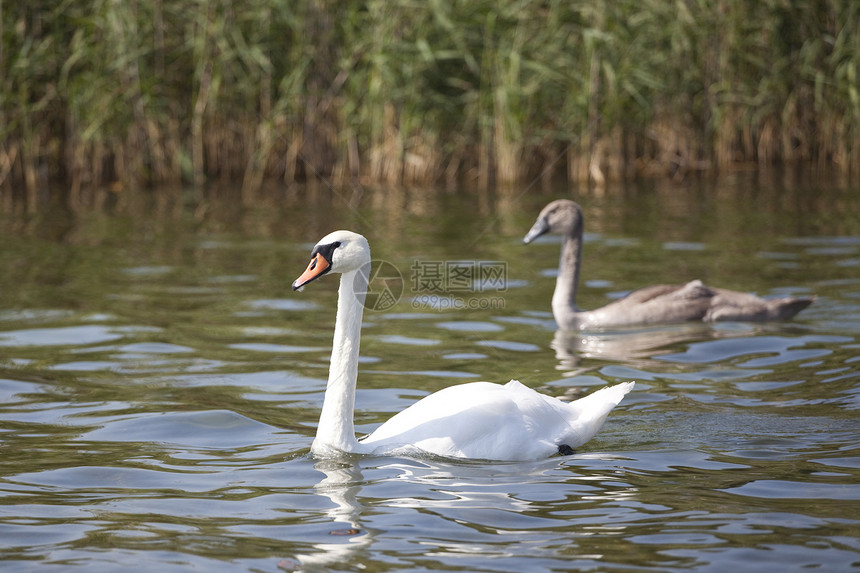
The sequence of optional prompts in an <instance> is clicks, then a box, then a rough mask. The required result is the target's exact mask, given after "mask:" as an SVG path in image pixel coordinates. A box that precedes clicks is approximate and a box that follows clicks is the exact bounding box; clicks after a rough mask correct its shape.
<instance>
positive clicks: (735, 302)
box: [704, 289, 815, 321]
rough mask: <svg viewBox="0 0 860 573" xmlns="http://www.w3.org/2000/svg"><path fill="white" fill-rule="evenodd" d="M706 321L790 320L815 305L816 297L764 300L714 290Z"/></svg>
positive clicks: (753, 296) (747, 295)
mask: <svg viewBox="0 0 860 573" xmlns="http://www.w3.org/2000/svg"><path fill="white" fill-rule="evenodd" d="M714 291H715V292H716V296H715V297H714V299H713V301H712V302H711V306H710V308H709V309H708V313H707V314H706V315H705V317H704V320H706V321H718V320H747V321H749V320H788V319H790V318H792V317H793V316H794V315H796V314H797V313H798V312H800V311H801V310H803V309H805V308H806V307H807V306H809V305H810V304H812V303H813V301H814V300H815V298H814V297H785V298H776V299H764V298H761V297H758V296H756V295H754V294H749V293H745V292H738V291H733V290H726V289H714Z"/></svg>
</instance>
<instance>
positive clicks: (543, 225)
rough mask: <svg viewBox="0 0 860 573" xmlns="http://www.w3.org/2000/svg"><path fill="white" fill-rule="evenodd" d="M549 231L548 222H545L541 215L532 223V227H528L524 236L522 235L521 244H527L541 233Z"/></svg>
mask: <svg viewBox="0 0 860 573" xmlns="http://www.w3.org/2000/svg"><path fill="white" fill-rule="evenodd" d="M548 232H549V223H547V222H546V219H545V218H543V217H541V218H540V219H538V220H537V221H535V224H534V225H532V228H531V229H529V232H528V233H526V236H525V237H523V244H524V245H528V244H529V243H531V242H532V241H534V240H535V239H537V238H538V237H540V236H541V235H544V234H546V233H548Z"/></svg>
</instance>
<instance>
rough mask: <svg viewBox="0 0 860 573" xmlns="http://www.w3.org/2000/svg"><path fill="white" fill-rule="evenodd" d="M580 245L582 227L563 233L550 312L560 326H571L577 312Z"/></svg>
mask: <svg viewBox="0 0 860 573" xmlns="http://www.w3.org/2000/svg"><path fill="white" fill-rule="evenodd" d="M581 247H582V227H581V226H578V230H571V232H569V233H567V234H565V235H564V240H563V242H562V245H561V259H560V260H559V263H558V277H557V278H556V279H555V292H553V294H552V314H553V316H554V317H555V321H556V322H557V323H558V325H559V326H561V327H562V328H571V327H572V326H574V325H573V324H571V322H572V321H574V320H575V318H576V315H577V314H578V311H577V308H576V286H577V284H578V283H579V257H580V252H579V251H580V248H581Z"/></svg>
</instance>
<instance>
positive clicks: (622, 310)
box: [523, 199, 815, 330]
mask: <svg viewBox="0 0 860 573" xmlns="http://www.w3.org/2000/svg"><path fill="white" fill-rule="evenodd" d="M583 226H584V223H583V216H582V209H580V207H579V205H577V204H576V203H575V202H573V201H571V200H569V199H558V200H557V201H553V202H551V203H549V204H548V205H547V206H546V207H544V208H543V210H542V211H541V212H540V214H539V215H538V217H537V220H536V221H535V223H534V225H532V228H531V229H530V230H529V232H528V233H527V234H526V236H525V237H524V238H523V243H526V244H528V243H531V242H532V241H534V240H535V239H536V238H538V237H540V236H541V235H544V234H546V233H554V234H559V235H562V237H563V242H562V246H561V260H560V262H559V269H558V278H557V279H556V283H555V292H554V293H553V295H552V314H553V317H554V318H555V321H556V322H557V323H558V326H559V328H561V329H565V330H574V329H587V328H614V327H625V326H635V325H643V324H660V323H667V324H668V323H678V322H689V321H701V322H716V321H768V320H787V319H790V318H791V317H793V316H794V315H796V314H797V313H798V312H800V311H801V310H803V309H805V308H806V307H807V306H809V305H810V304H812V302H813V301H814V300H815V297H785V298H777V299H763V298H760V297H757V296H755V295H752V294H748V293H743V292H737V291H732V290H726V289H721V288H714V287H709V286H707V285H705V284H703V283H702V282H701V281H699V280H694V281H690V282H688V283H686V284H682V285H654V286H648V287H643V288H640V289H638V290H635V291H633V292H632V293H630V294H628V295H627V296H625V297H624V298H622V299H619V300H616V301H613V302H611V303H609V304H607V305H606V306H603V307H600V308H598V309H595V310H579V309H578V308H577V307H576V285H577V282H578V280H579V266H580V252H581V250H582V232H583Z"/></svg>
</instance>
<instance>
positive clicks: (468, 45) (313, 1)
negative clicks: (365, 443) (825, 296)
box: [0, 0, 860, 202]
mask: <svg viewBox="0 0 860 573" xmlns="http://www.w3.org/2000/svg"><path fill="white" fill-rule="evenodd" d="M0 14H2V20H0V34H2V36H0V82H2V84H1V85H0V130H2V131H0V189H2V190H3V192H4V193H5V194H6V195H7V196H8V195H10V194H14V193H18V194H24V193H25V192H26V193H27V194H29V199H28V200H29V201H31V202H32V201H36V200H37V199H36V197H37V195H38V193H39V190H40V189H43V188H44V187H45V186H46V185H47V184H48V183H50V182H52V181H60V182H64V183H67V184H68V186H69V189H70V190H71V191H70V193H71V196H72V197H73V198H75V199H76V200H80V201H84V200H85V197H83V196H82V195H81V194H82V193H84V194H86V190H88V189H92V188H97V187H101V188H105V187H107V188H109V189H112V190H113V191H116V192H121V191H122V190H124V189H129V188H140V187H146V186H151V185H164V184H174V185H179V184H183V183H194V184H196V185H202V184H203V183H204V182H207V181H209V182H211V181H217V180H225V181H241V182H242V189H243V192H244V193H245V196H246V197H248V198H250V199H252V198H253V197H254V195H255V193H256V192H257V191H258V190H259V189H260V188H261V186H262V185H263V182H264V181H266V180H269V179H280V180H283V181H285V182H287V183H291V182H294V181H302V180H306V179H308V178H323V179H325V180H330V181H335V182H338V183H341V182H345V181H350V180H352V181H386V182H432V181H438V180H440V179H443V178H444V179H448V180H451V181H454V180H458V179H462V178H464V177H466V178H468V179H470V180H475V181H479V182H483V183H491V182H494V181H500V182H523V181H526V180H531V179H533V178H536V177H546V178H548V177H551V176H553V175H556V174H565V176H566V177H568V178H569V179H572V180H586V179H591V180H594V181H597V182H600V181H603V180H604V179H605V178H620V177H630V176H635V175H641V174H664V175H676V176H677V175H683V174H684V173H687V172H689V171H698V170H715V169H720V168H726V167H730V166H732V165H733V164H737V163H750V162H752V163H757V164H762V165H766V164H775V163H796V162H804V163H806V162H814V163H817V164H819V165H822V166H827V167H829V168H832V169H835V170H840V171H843V172H845V173H849V174H855V175H856V174H857V173H860V146H859V145H860V144H858V141H860V129H858V128H860V92H858V89H860V88H858V85H860V82H858V67H860V40H858V38H860V5H858V3H857V2H855V1H853V0H829V1H818V2H815V1H812V0H808V1H800V0H765V1H763V2H745V1H741V0H721V1H714V0H685V1H680V0H679V1H675V2H665V1H662V0H635V1H634V0H619V1H618V2H610V3H595V2H584V1H573V2H571V1H561V0H542V1H536V0H535V1H532V0H516V1H514V0H492V1H491V0H470V1H443V0H425V1H420V2H419V1H418V0H365V1H355V0H347V1H343V2H341V1H336V0H248V1H244V2H234V1H231V0H152V1H146V2H144V1H142V0H128V1H126V0H66V1H64V2H60V3H59V4H58V3H57V2H56V1H48V0H31V1H28V2H11V1H9V0H0ZM22 190H25V191H22Z"/></svg>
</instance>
